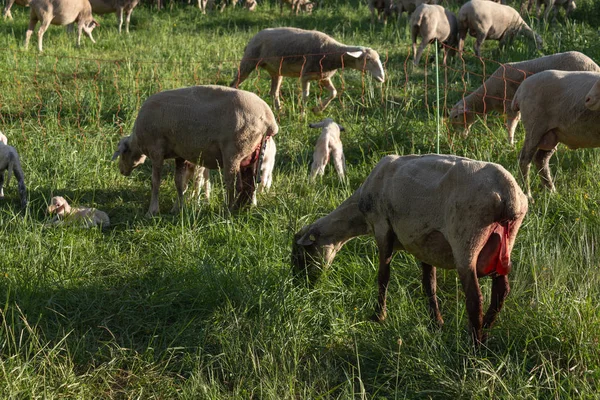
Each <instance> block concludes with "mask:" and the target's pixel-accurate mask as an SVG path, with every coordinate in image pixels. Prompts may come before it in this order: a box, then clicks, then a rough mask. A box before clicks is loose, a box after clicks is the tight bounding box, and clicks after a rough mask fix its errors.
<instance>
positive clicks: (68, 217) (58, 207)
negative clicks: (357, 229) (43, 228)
mask: <svg viewBox="0 0 600 400" xmlns="http://www.w3.org/2000/svg"><path fill="white" fill-rule="evenodd" d="M48 213H49V214H56V215H55V216H54V218H52V220H51V221H50V224H51V225H65V224H66V225H79V226H82V227H83V228H94V227H96V226H99V227H101V228H108V227H109V226H110V219H109V218H108V215H107V214H106V213H105V212H104V211H100V210H97V209H95V208H87V207H71V206H70V205H69V203H67V201H66V200H65V199H64V197H61V196H56V197H53V198H52V200H50V205H49V206H48Z"/></svg>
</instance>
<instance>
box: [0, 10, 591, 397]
mask: <svg viewBox="0 0 600 400" xmlns="http://www.w3.org/2000/svg"><path fill="white" fill-rule="evenodd" d="M578 6H579V7H578V9H577V10H576V12H575V13H574V14H573V18H572V19H570V20H565V19H564V16H563V14H562V13H561V15H560V16H559V18H558V20H557V21H552V22H550V23H549V24H547V23H544V22H543V21H538V20H537V19H535V18H532V19H531V20H530V22H531V24H532V26H533V27H534V29H536V30H537V31H538V32H540V34H541V35H542V36H543V38H544V47H543V49H542V51H541V52H540V51H537V50H535V49H533V48H532V47H531V46H530V45H529V44H528V43H527V42H526V41H521V40H516V41H515V42H514V43H513V45H512V46H510V47H509V48H507V49H505V50H504V51H499V50H498V44H497V42H486V43H485V44H484V46H483V47H482V55H483V56H484V57H485V58H486V60H484V61H483V62H482V61H480V60H478V59H477V58H475V57H474V56H473V55H465V57H464V58H463V59H462V60H461V59H457V60H454V61H452V62H451V63H450V66H451V68H448V69H442V71H441V74H440V77H441V82H442V98H441V100H440V104H439V105H440V109H441V112H442V114H443V113H444V112H445V111H447V108H449V107H451V106H452V104H454V103H455V102H456V101H457V100H458V99H459V98H460V97H461V96H462V94H463V93H464V92H465V89H466V90H467V91H469V90H473V89H475V88H476V87H477V86H479V85H480V83H481V79H482V78H481V76H480V75H481V74H486V73H487V74H488V75H489V74H491V73H492V72H493V71H494V70H495V69H496V68H497V66H498V62H508V61H520V60H525V59H530V58H534V57H538V56H541V55H543V54H552V53H556V52H561V51H568V50H578V51H581V52H583V53H585V54H587V55H588V56H590V57H592V58H593V59H595V60H596V61H600V39H599V36H598V28H599V27H600V4H598V3H597V2H594V1H592V0H587V1H586V0H581V1H578ZM452 7H453V8H454V9H455V10H456V9H457V6H456V5H454V6H452ZM12 13H13V16H14V17H15V19H14V21H1V22H0V49H1V51H0V130H1V131H3V132H4V133H5V134H6V135H7V136H8V138H9V143H10V144H11V145H13V146H15V147H16V148H17V149H18V151H19V153H20V156H21V161H22V164H23V167H24V170H25V177H26V183H27V186H28V191H29V200H30V202H29V205H28V208H27V210H26V211H21V210H20V208H19V201H18V195H17V191H16V184H15V182H14V181H13V182H11V184H10V185H9V186H8V187H5V194H6V198H5V199H3V200H0V235H1V240H0V323H1V326H0V398H6V399H25V398H44V399H58V398H60V399H100V398H110V399H112V398H118V399H126V398H127V399H128V398H140V399H168V398H182V399H250V398H252V399H318V398H335V399H338V398H339V399H348V398H368V399H391V398H393V399H397V398H436V399H438V398H439V399H446V398H448V399H457V398H465V399H490V398H518V399H524V398H530V399H546V398H548V399H559V398H560V399H563V398H564V399H567V398H584V399H593V398H598V397H599V396H600V395H599V394H598V393H599V392H600V308H599V307H598V300H599V299H600V268H599V267H600V251H599V249H598V244H599V239H600V214H599V213H600V211H599V209H598V206H599V204H600V189H599V186H598V176H599V175H600V151H599V150H598V149H584V150H577V151H573V150H568V149H567V148H566V147H564V146H561V147H559V150H558V151H557V153H556V154H555V155H554V157H553V158H552V160H551V169H552V173H553V175H554V178H555V184H556V186H557V193H556V194H549V193H547V192H546V191H544V189H543V188H542V186H541V184H540V183H539V179H538V178H537V177H533V175H532V183H533V187H532V188H533V195H534V197H535V199H536V201H535V203H533V204H530V207H529V213H528V215H527V217H526V218H525V222H524V224H523V226H522V228H521V230H520V232H519V236H518V238H517V242H516V246H515V249H514V251H513V253H512V260H513V270H512V273H511V275H510V284H511V287H512V291H511V293H510V294H509V296H508V298H507V301H506V303H505V306H504V309H503V310H502V312H501V313H500V315H499V318H498V321H497V323H496V325H495V326H494V328H493V329H492V330H491V331H490V332H489V333H490V337H489V340H488V342H487V344H486V346H485V347H482V348H481V349H479V350H478V351H476V350H475V349H474V348H473V346H472V342H471V340H470V336H469V333H468V330H467V315H466V312H465V307H464V294H463V291H462V288H461V286H460V282H459V280H458V277H457V275H456V272H455V271H443V270H438V296H439V300H440V308H441V312H442V315H443V317H444V320H445V322H446V324H445V326H444V327H443V328H442V329H436V328H434V326H433V324H432V322H431V320H430V318H429V315H428V310H427V300H426V298H425V295H424V293H423V291H422V289H421V270H420V266H419V263H418V262H417V260H415V259H414V258H413V257H412V256H409V255H406V254H403V253H398V254H396V255H395V257H394V260H393V262H392V276H391V282H390V289H389V294H388V319H387V320H386V321H385V322H384V323H381V324H377V323H373V322H370V321H369V316H370V315H371V314H372V312H373V310H374V309H375V305H376V301H377V288H376V279H377V264H378V258H377V248H376V246H375V243H374V241H373V240H372V238H369V237H362V238H357V239H354V240H352V241H350V242H349V243H348V244H347V245H346V246H345V247H344V248H343V249H342V251H340V253H339V255H338V256H337V258H336V259H335V261H334V262H333V264H332V265H331V268H329V269H328V270H327V271H326V272H325V273H324V274H323V276H322V277H321V279H320V280H319V281H318V282H317V283H316V285H315V286H314V287H307V286H304V285H298V284H297V283H296V282H295V281H294V279H293V276H292V273H291V268H290V251H291V239H292V236H293V234H294V233H295V232H296V231H297V230H299V229H300V228H301V227H302V226H304V225H305V224H308V223H311V222H313V221H314V220H316V219H317V218H319V217H321V216H323V215H325V214H327V213H329V212H330V211H331V210H333V209H334V208H335V207H337V205H339V204H340V203H341V202H342V201H343V200H344V199H345V198H347V197H348V196H349V195H350V194H351V193H352V192H353V191H354V190H355V189H356V188H357V187H358V186H359V185H360V184H361V182H362V181H363V180H364V178H365V177H366V176H367V175H368V174H369V172H370V171H371V169H372V168H373V166H374V165H375V164H376V163H377V161H379V159H381V157H383V156H385V155H388V154H426V153H432V152H435V151H436V146H437V136H436V119H435V111H436V107H437V104H436V101H435V85H434V83H435V77H434V74H435V69H434V68H433V66H432V62H431V60H430V59H431V56H432V54H433V47H432V46H431V47H430V50H429V54H428V55H427V56H426V57H424V59H423V60H422V62H421V66H420V67H412V65H411V61H412V59H409V58H408V57H409V51H410V48H409V47H410V40H409V33H408V29H407V28H406V17H404V19H403V21H402V23H401V24H400V25H399V26H396V24H395V23H389V24H388V25H387V26H385V27H384V26H383V25H375V26H372V25H370V23H369V19H370V15H369V11H368V8H367V6H366V4H365V2H364V1H360V2H359V1H357V0H348V1H341V0H340V1H337V2H336V1H326V2H325V6H324V7H323V8H321V9H317V10H315V12H314V13H313V15H311V16H306V15H301V16H298V17H293V16H289V15H288V12H287V11H286V12H284V14H283V15H280V14H279V9H278V7H276V6H275V5H274V4H269V3H266V2H263V3H261V4H259V7H258V10H257V12H255V13H250V12H247V11H246V10H243V9H241V8H237V9H234V10H232V9H227V10H226V11H225V12H224V13H222V14H220V13H210V14H208V15H202V14H201V13H200V12H199V11H198V10H197V9H196V8H194V7H192V6H188V5H187V4H178V3H177V4H171V5H170V6H169V5H167V7H166V8H165V9H163V10H161V11H157V10H156V9H154V8H153V7H150V6H147V5H143V6H139V7H138V8H136V9H135V10H134V12H133V17H132V25H131V34H130V35H125V34H123V35H118V33H117V25H116V22H115V17H114V15H107V16H103V17H98V20H99V22H100V24H101V26H100V27H99V28H97V29H96V30H95V31H94V36H95V38H96V40H97V43H96V44H95V45H94V44H92V43H91V42H90V41H89V39H88V38H87V37H83V38H82V46H81V48H76V47H75V35H69V34H67V33H66V32H65V30H64V29H63V28H61V27H51V28H49V29H48V31H47V32H46V35H45V37H44V50H45V51H44V53H42V54H38V52H37V48H36V46H37V38H36V36H35V35H34V37H33V39H32V43H31V44H30V48H29V50H27V51H26V50H24V49H23V45H22V43H23V39H24V36H25V30H26V28H27V22H28V15H29V13H28V11H27V10H26V9H23V8H19V7H17V6H15V7H13V11H12ZM528 21H529V20H528ZM275 26H297V27H301V28H306V29H318V30H322V31H324V32H326V33H328V34H331V35H332V36H333V37H335V38H336V39H338V40H340V41H341V42H343V43H346V44H355V45H364V46H370V47H372V48H374V49H376V50H378V51H379V53H380V54H381V56H382V59H383V60H384V65H385V69H386V74H387V77H386V78H387V79H386V82H385V83H384V84H383V85H381V84H378V83H376V82H375V81H374V80H373V79H371V78H370V77H369V76H368V75H365V76H363V75H361V74H360V73H359V72H356V71H342V73H338V74H337V75H336V77H335V78H334V84H335V85H336V87H337V88H338V90H339V92H340V95H339V98H338V99H336V100H334V101H333V102H332V103H331V105H330V106H329V108H328V109H327V110H325V112H324V113H323V115H313V114H311V113H310V112H309V113H307V114H306V115H304V116H303V115H301V114H300V112H299V109H298V101H299V96H300V84H299V82H298V81H297V80H295V79H290V78H287V79H285V80H284V84H283V89H282V97H283V110H282V111H281V112H280V113H277V117H278V120H279V124H280V131H279V134H278V135H277V137H276V142H277V146H278V154H277V160H276V165H275V171H274V183H273V187H272V189H271V191H270V192H269V193H266V194H260V195H259V197H258V206H257V207H252V208H248V209H245V210H242V211H240V212H238V213H236V214H234V215H230V214H229V213H228V212H227V211H226V209H225V207H224V193H223V188H222V185H221V182H220V177H219V174H218V173H217V171H213V174H212V178H213V195H212V197H211V199H210V201H206V200H204V199H201V200H200V201H196V200H192V199H190V200H189V201H188V203H187V207H186V208H185V209H184V210H183V211H182V212H181V213H179V214H176V215H172V214H169V213H168V211H169V209H170V208H171V205H172V202H173V201H174V200H175V189H174V184H173V176H172V172H173V164H172V162H168V163H167V165H168V166H167V168H165V169H166V173H163V184H162V186H161V192H160V205H161V214H160V215H159V216H157V217H155V218H146V217H144V213H145V212H146V210H147V207H148V203H149V198H150V170H151V168H150V163H149V162H147V163H146V165H144V166H142V167H140V168H138V169H137V170H136V171H135V172H134V173H133V174H132V176H131V177H123V176H121V175H120V173H119V170H118V167H117V165H116V163H114V162H111V161H110V159H111V156H112V154H113V152H114V151H115V150H116V145H117V143H118V141H119V139H120V138H121V137H123V136H124V135H128V134H129V132H130V131H131V127H132V125H133V122H134V120H135V117H136V115H137V110H138V109H139V107H140V105H141V103H142V102H143V101H144V100H145V99H146V98H147V97H148V96H149V95H151V94H153V93H156V92H157V91H160V90H165V89H170V88H177V87H183V86H189V85H194V84H223V85H228V84H229V83H230V82H231V80H232V78H233V77H234V75H235V72H236V68H237V65H238V63H239V59H240V58H241V56H242V54H243V49H244V46H245V45H246V43H247V41H248V40H249V39H250V37H252V35H253V34H255V33H256V32H258V31H259V30H260V29H263V28H266V27H275ZM472 44H473V39H472V38H469V39H468V40H467V50H468V52H471V51H472ZM425 60H427V66H424V62H425ZM494 60H495V61H494ZM425 82H426V83H425ZM241 88H242V89H246V90H251V91H254V92H257V93H259V94H260V95H261V97H262V98H263V99H265V100H266V101H267V102H268V103H269V104H271V100H270V98H269V96H268V89H269V80H268V79H267V74H266V73H265V72H264V71H263V72H262V73H260V74H256V73H255V74H253V75H252V76H251V77H250V79H249V80H248V81H246V82H244V84H243V85H242V86H241ZM323 94H324V93H323V90H320V89H319V88H318V85H313V90H312V94H311V99H310V102H311V103H310V104H309V105H311V106H312V105H314V104H316V101H317V97H319V96H320V95H323ZM583 95H584V94H582V96H583ZM442 102H443V103H442ZM324 117H332V118H334V119H335V120H336V121H338V122H339V123H341V124H342V125H344V126H345V128H346V132H345V133H344V134H343V136H342V140H343V142H344V150H345V155H346V160H347V164H348V173H347V178H346V179H345V180H344V181H340V180H339V179H338V178H337V176H336V174H335V172H334V171H333V167H332V166H329V167H328V168H327V170H326V174H325V176H324V177H323V178H322V179H319V180H318V181H317V182H316V183H315V184H311V183H310V182H309V180H308V172H309V166H310V162H311V157H312V151H313V148H312V146H313V144H314V142H315V140H316V138H317V136H318V135H319V130H314V129H310V128H309V127H308V123H309V122H316V121H318V120H320V119H322V118H324ZM503 122H504V121H503V119H502V117H497V116H489V117H488V118H487V121H485V123H484V121H482V122H479V123H477V124H476V125H475V126H474V127H473V129H472V132H471V134H470V135H469V136H468V137H467V138H463V137H461V136H460V135H459V134H456V133H454V132H452V131H451V130H448V129H447V127H446V125H445V124H442V126H441V132H440V152H441V153H451V154H457V155H461V156H466V157H470V158H474V159H479V160H484V161H491V162H497V163H500V164H502V165H503V166H504V167H506V168H507V169H508V170H509V171H510V172H511V173H513V174H514V175H515V176H516V177H518V162H517V157H518V152H519V149H520V145H521V143H522V141H523V137H524V131H523V128H522V126H519V128H518V129H517V133H516V141H517V143H516V145H515V146H510V145H508V144H507V139H506V131H505V129H504V127H503ZM54 195H62V196H64V197H66V198H68V199H69V200H70V201H71V203H72V204H75V205H87V206H95V207H97V208H99V209H101V210H104V211H106V212H107V213H108V214H109V216H110V218H111V227H109V228H108V229H105V230H99V229H90V230H84V229H79V228H76V227H62V228H60V227H50V226H47V225H46V224H47V222H48V221H49V216H48V215H47V214H46V212H45V209H46V207H47V204H48V201H49V200H50V198H51V197H52V196H54ZM480 283H481V285H482V291H483V293H484V297H485V304H486V305H487V304H488V302H489V292H490V285H489V283H490V280H489V279H486V278H482V279H481V280H480Z"/></svg>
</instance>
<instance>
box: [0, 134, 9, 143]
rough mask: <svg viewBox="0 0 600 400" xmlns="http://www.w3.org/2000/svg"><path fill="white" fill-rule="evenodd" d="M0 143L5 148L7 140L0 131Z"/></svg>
mask: <svg viewBox="0 0 600 400" xmlns="http://www.w3.org/2000/svg"><path fill="white" fill-rule="evenodd" d="M0 143H2V144H3V145H5V146H6V145H7V144H8V139H7V138H6V136H5V135H4V133H2V132H1V131H0Z"/></svg>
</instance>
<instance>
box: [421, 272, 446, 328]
mask: <svg viewBox="0 0 600 400" xmlns="http://www.w3.org/2000/svg"><path fill="white" fill-rule="evenodd" d="M421 269H422V270H423V278H422V283H423V290H424V291H425V294H426V295H427V298H428V299H429V314H430V315H431V318H433V320H434V322H435V323H436V324H437V325H438V326H439V327H442V326H443V325H444V320H443V319H442V315H441V314H440V309H439V306H438V301H437V297H436V295H435V293H436V286H437V285H436V272H435V267H434V266H431V265H429V264H425V263H421Z"/></svg>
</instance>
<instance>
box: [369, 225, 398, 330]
mask: <svg viewBox="0 0 600 400" xmlns="http://www.w3.org/2000/svg"><path fill="white" fill-rule="evenodd" d="M385 229H386V231H385V233H384V234H383V235H381V236H379V235H378V234H377V233H378V232H377V228H375V230H376V231H375V232H376V233H375V240H376V242H377V248H378V249H379V272H378V274H377V283H378V286H379V295H378V297H377V310H376V312H375V315H374V316H373V320H374V321H377V322H381V321H383V320H385V318H386V316H387V306H386V300H387V289H388V284H389V283H390V263H391V262H392V255H393V254H394V241H395V240H396V235H395V234H394V232H393V231H392V230H388V229H389V228H387V227H386V228H385Z"/></svg>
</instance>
